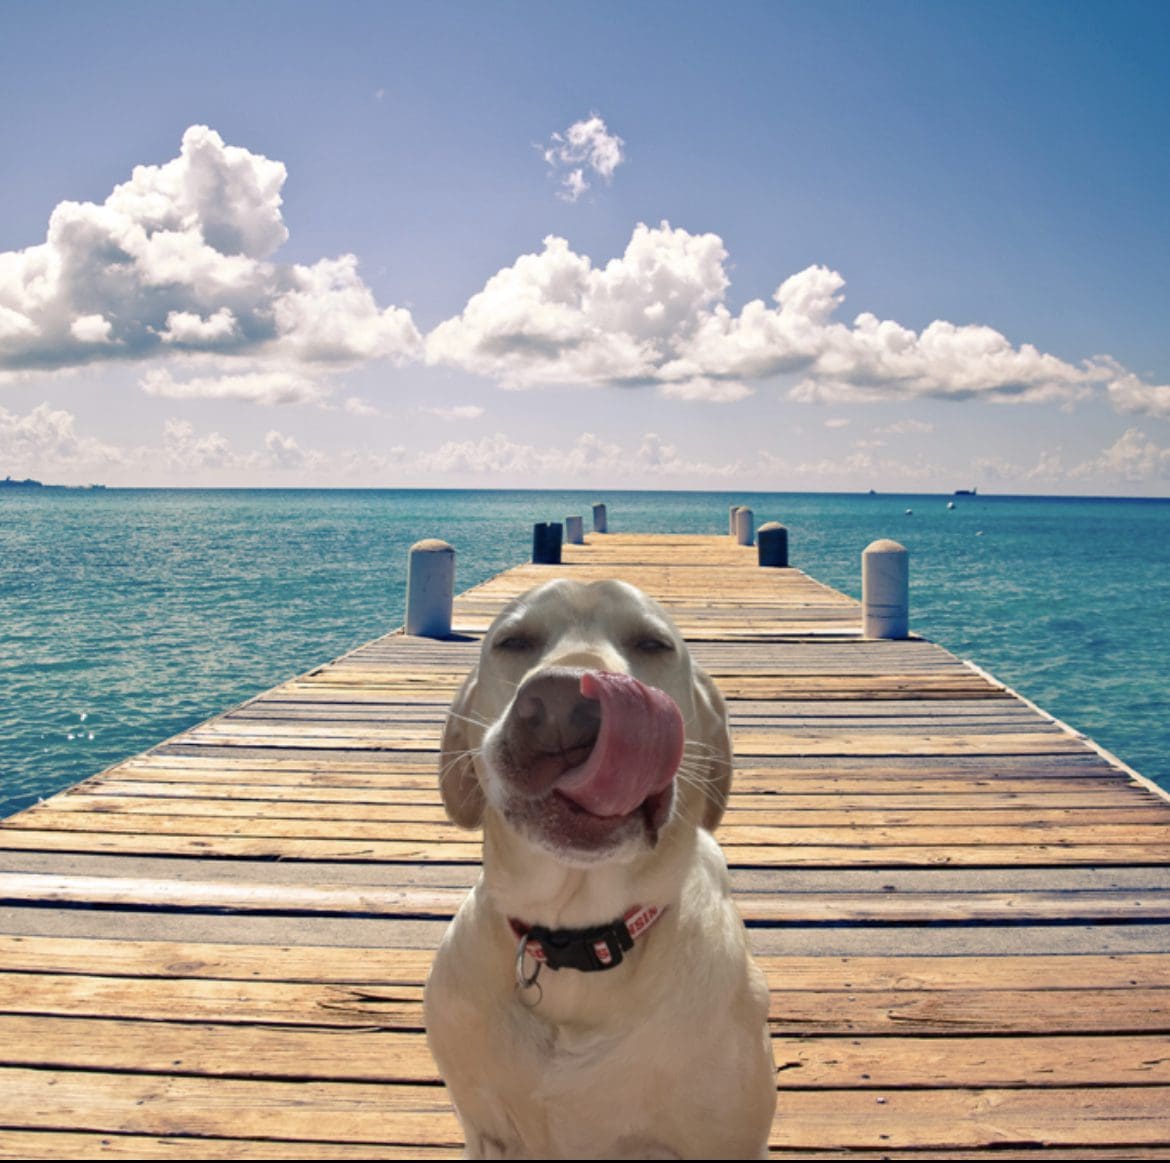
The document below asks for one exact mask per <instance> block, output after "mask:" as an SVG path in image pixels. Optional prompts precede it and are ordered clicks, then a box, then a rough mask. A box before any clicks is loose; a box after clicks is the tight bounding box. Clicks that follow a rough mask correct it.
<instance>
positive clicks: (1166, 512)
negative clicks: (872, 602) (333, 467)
mask: <svg viewBox="0 0 1170 1163" xmlns="http://www.w3.org/2000/svg"><path fill="white" fill-rule="evenodd" d="M948 499H949V498H946V497H929V496H921V495H919V496H892V495H880V496H855V495H839V494H799V493H793V494H750V493H645V492H642V493H609V494H605V495H604V496H601V495H599V494H597V493H595V492H588V493H565V492H486V491H485V492H449V491H384V492H383V491H354V492H347V491H340V490H339V491H325V490H321V491H287V492H285V491H276V490H256V491H248V490H241V491H214V490H212V491H202V490H120V489H118V490H114V489H110V490H102V491H74V490H43V491H42V490H38V491H36V492H31V491H30V492H16V491H7V492H4V493H0V692H2V695H0V815H5V814H8V813H9V812H12V811H15V810H17V809H19V808H21V807H24V806H27V805H28V804H30V803H32V802H34V801H35V800H36V799H37V797H38V796H45V795H49V794H51V793H52V792H55V791H58V790H60V789H61V788H64V787H67V786H69V785H70V784H73V783H76V782H78V781H79V780H81V779H84V778H85V777H87V776H89V775H92V774H94V773H95V772H98V771H101V770H103V769H104V768H106V767H108V766H109V765H110V764H112V763H115V762H117V761H118V760H120V759H122V758H124V757H126V756H127V755H131V754H134V753H136V752H139V751H142V750H145V749H146V748H148V747H150V746H152V745H154V744H155V743H158V742H159V741H161V740H162V739H164V738H167V737H169V736H170V735H173V734H175V733H177V732H179V731H182V730H184V729H185V728H187V727H189V726H191V725H193V724H195V723H197V722H200V721H201V720H203V719H205V718H207V717H208V716H210V715H213V714H216V713H218V712H219V711H222V710H224V709H226V708H228V707H230V706H233V705H235V704H236V703H239V702H241V701H242V700H244V699H246V698H249V697H251V696H252V695H254V694H257V693H259V692H260V691H263V690H266V689H268V688H269V687H271V686H274V685H275V684H276V683H278V682H281V681H283V680H284V679H286V678H289V677H291V676H292V675H295V674H299V673H302V672H303V671H306V670H308V669H310V668H311V667H312V666H314V665H317V664H318V663H321V662H325V661H328V660H329V659H332V658H335V657H337V655H339V654H341V653H343V652H344V651H346V650H348V649H350V648H352V647H354V646H357V645H360V644H361V643H363V642H366V641H368V640H369V639H371V638H374V637H376V636H378V635H380V634H382V633H385V632H386V631H388V630H390V629H393V628H394V627H395V626H398V625H400V624H401V622H402V616H403V598H404V589H405V567H406V554H407V550H408V548H409V546H410V545H411V544H412V543H413V542H414V541H417V540H419V539H420V538H422V537H433V536H440V537H444V538H445V539H446V540H448V541H450V542H451V543H452V544H453V545H454V546H455V549H456V559H457V579H456V582H457V588H458V589H460V590H462V589H466V588H467V587H469V586H471V585H474V584H476V583H477V582H479V581H482V580H483V579H484V578H486V577H488V576H490V575H491V574H493V573H496V572H498V571H499V570H501V569H503V568H506V567H507V566H510V565H514V564H517V563H519V562H521V561H524V560H527V558H528V556H529V554H530V552H531V544H532V524H533V523H534V522H536V521H547V520H561V519H563V518H564V517H565V516H566V515H569V514H581V515H582V516H583V517H584V518H585V524H586V528H589V526H590V524H591V521H590V514H591V508H590V506H591V504H592V502H594V501H596V500H605V501H606V502H607V503H608V506H609V521H610V529H611V531H613V532H664V533H665V532H687V533H725V532H726V530H727V511H728V506H729V505H730V504H733V503H734V504H747V505H750V506H751V507H752V508H753V509H754V511H755V515H756V521H757V524H759V523H762V522H763V521H766V520H779V521H782V522H783V523H784V524H785V525H787V526H788V529H789V539H790V551H791V560H792V564H793V565H796V566H799V567H800V568H802V569H804V570H806V571H807V572H809V573H810V574H812V575H813V576H814V577H816V578H819V579H820V580H822V581H825V582H827V583H829V584H830V585H833V586H836V587H837V588H838V589H840V590H843V591H845V592H846V593H849V594H852V595H854V596H859V592H860V554H861V551H862V549H864V547H865V546H866V545H867V544H869V542H870V541H873V540H875V539H876V538H878V537H894V538H896V539H897V540H899V541H901V542H902V543H903V544H904V545H905V546H906V547H907V548H908V549H909V550H910V553H911V558H910V561H911V622H912V625H913V626H914V628H915V629H916V630H918V631H919V632H920V633H923V634H926V635H927V636H928V637H930V638H933V639H934V640H935V641H937V642H940V643H942V644H943V645H944V646H946V647H947V648H948V649H950V650H952V651H954V652H955V653H956V654H958V655H959V656H960V657H963V658H970V659H971V660H972V661H974V662H976V663H978V664H979V665H980V666H982V667H984V668H985V669H988V670H990V671H991V672H992V673H993V674H995V675H996V676H997V677H998V678H1000V679H1002V680H1003V681H1005V682H1007V683H1008V684H1010V685H1011V686H1013V687H1015V688H1016V689H1017V690H1019V691H1020V692H1021V693H1022V694H1024V695H1026V696H1028V697H1029V698H1031V699H1033V700H1034V701H1035V702H1037V703H1039V704H1040V705H1041V706H1042V707H1044V708H1045V709H1046V710H1048V711H1051V712H1052V713H1053V714H1055V715H1056V716H1058V717H1059V718H1061V719H1063V720H1065V721H1066V722H1068V723H1070V724H1071V725H1072V726H1074V727H1076V728H1078V729H1079V730H1081V731H1084V732H1085V733H1086V734H1088V735H1090V736H1092V737H1093V738H1094V739H1096V740H1097V741H1098V742H1099V743H1101V744H1102V745H1103V746H1105V747H1107V748H1109V749H1110V750H1111V751H1113V752H1115V753H1116V754H1117V755H1118V756H1120V757H1121V758H1122V759H1124V760H1125V761H1126V762H1127V763H1129V764H1131V765H1132V766H1133V767H1135V768H1137V770H1138V771H1140V772H1142V773H1143V774H1144V775H1146V776H1148V777H1149V778H1151V779H1154V780H1156V781H1158V782H1159V783H1161V784H1162V785H1163V786H1167V787H1170V760H1168V759H1167V754H1168V753H1170V724H1168V715H1167V692H1168V689H1170V682H1168V679H1170V662H1168V659H1170V624H1168V623H1170V619H1168V618H1167V613H1168V612H1170V568H1168V567H1170V501H1123V500H1082V499H1055V498H1053V499H1036V498H1012V497H966V498H963V497H960V498H957V499H956V507H955V508H954V509H953V510H950V509H948V508H947V505H946V502H947V500H948ZM908 508H909V509H913V514H912V515H908V514H907V513H906V510H907V509H908Z"/></svg>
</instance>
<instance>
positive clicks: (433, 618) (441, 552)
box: [405, 538, 455, 638]
mask: <svg viewBox="0 0 1170 1163" xmlns="http://www.w3.org/2000/svg"><path fill="white" fill-rule="evenodd" d="M454 601H455V550H454V549H453V548H452V547H451V546H450V545H448V544H447V542H446V541H439V540H438V539H436V538H429V539H428V540H426V541H416V542H415V543H414V544H413V545H412V546H411V547H410V555H409V557H408V558H407V566H406V625H405V629H406V632H407V634H412V635H415V636H416V637H419V638H446V637H448V636H449V635H450V633H451V607H452V605H453V604H454Z"/></svg>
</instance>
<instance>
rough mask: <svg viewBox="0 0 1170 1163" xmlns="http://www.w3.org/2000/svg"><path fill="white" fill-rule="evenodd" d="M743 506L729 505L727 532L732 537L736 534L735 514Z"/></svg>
mask: <svg viewBox="0 0 1170 1163" xmlns="http://www.w3.org/2000/svg"><path fill="white" fill-rule="evenodd" d="M742 507H743V506H742V505H729V506H728V508H727V532H728V533H730V534H731V536H732V537H734V536H735V515H736V513H738V512H739V511H740V509H741V508H742Z"/></svg>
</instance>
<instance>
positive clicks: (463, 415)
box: [419, 404, 484, 420]
mask: <svg viewBox="0 0 1170 1163" xmlns="http://www.w3.org/2000/svg"><path fill="white" fill-rule="evenodd" d="M419 411H420V412H426V413H427V414H428V415H431V416H437V417H438V418H439V419H440V420H478V419H479V418H480V417H481V416H482V415H483V411H484V410H483V409H482V408H481V407H480V406H479V405H478V404H454V405H452V406H451V407H448V408H442V407H439V408H420V409H419Z"/></svg>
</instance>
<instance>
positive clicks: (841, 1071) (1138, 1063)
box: [772, 1032, 1170, 1104]
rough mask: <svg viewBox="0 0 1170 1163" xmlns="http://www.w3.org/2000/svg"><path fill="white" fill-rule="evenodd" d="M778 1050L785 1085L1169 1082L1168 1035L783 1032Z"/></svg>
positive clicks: (863, 1086)
mask: <svg viewBox="0 0 1170 1163" xmlns="http://www.w3.org/2000/svg"><path fill="white" fill-rule="evenodd" d="M772 1047H773V1053H774V1055H775V1058H776V1063H777V1083H778V1085H779V1087H780V1089H781V1090H788V1089H817V1090H851V1089H855V1088H861V1089H865V1090H880V1091H886V1090H889V1089H891V1088H902V1087H913V1088H915V1089H945V1088H957V1087H980V1088H986V1087H1037V1088H1041V1087H1072V1086H1102V1085H1105V1086H1151V1085H1157V1086H1166V1085H1168V1084H1170V1036H1168V1035H1166V1034H1148V1035H1143V1034H1135V1035H1117V1034H1114V1033H1112V1032H1110V1033H1109V1034H1108V1035H1106V1036H1094V1037H1083V1036H1067V1035H1056V1036H1052V1035H1048V1036H1043V1035H1035V1036H1031V1037H1011V1038H1003V1037H995V1036H992V1037H978V1038H972V1037H933V1038H918V1037H899V1036H896V1035H895V1036H891V1037H885V1038H874V1037H864V1038H855V1037H837V1038H825V1037H816V1036H813V1037H802V1038H782V1037H777V1038H775V1039H774V1040H773V1043H772ZM783 1101H784V1100H783V1098H781V1104H783Z"/></svg>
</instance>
